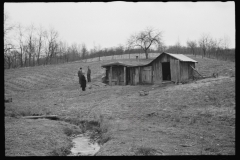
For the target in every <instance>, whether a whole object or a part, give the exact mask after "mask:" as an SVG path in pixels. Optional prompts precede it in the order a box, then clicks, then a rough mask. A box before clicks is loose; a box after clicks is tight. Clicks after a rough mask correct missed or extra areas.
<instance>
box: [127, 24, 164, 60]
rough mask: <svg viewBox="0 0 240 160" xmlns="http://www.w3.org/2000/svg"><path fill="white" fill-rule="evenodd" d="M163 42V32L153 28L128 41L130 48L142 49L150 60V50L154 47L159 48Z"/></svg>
mask: <svg viewBox="0 0 240 160" xmlns="http://www.w3.org/2000/svg"><path fill="white" fill-rule="evenodd" d="M161 42H162V32H160V31H156V30H154V29H153V28H147V29H145V30H144V31H141V32H139V33H137V34H133V35H131V36H130V38H129V39H128V42H127V43H128V46H129V48H134V47H140V48H141V49H142V50H143V51H144V53H145V55H146V59H148V50H149V48H150V47H151V46H152V45H156V46H159V45H160V43H161Z"/></svg>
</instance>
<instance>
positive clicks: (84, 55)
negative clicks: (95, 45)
mask: <svg viewBox="0 0 240 160" xmlns="http://www.w3.org/2000/svg"><path fill="white" fill-rule="evenodd" d="M81 54H82V58H85V57H86V55H87V47H86V45H85V44H84V43H83V44H82V50H81Z"/></svg>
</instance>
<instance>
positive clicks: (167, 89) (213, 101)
mask: <svg viewBox="0 0 240 160" xmlns="http://www.w3.org/2000/svg"><path fill="white" fill-rule="evenodd" d="M189 57H190V58H193V59H195V60H197V61H198V64H196V68H197V70H198V71H199V72H200V73H202V74H203V75H212V73H214V72H217V73H218V74H219V77H217V78H207V79H202V80H198V81H194V82H191V83H186V84H181V85H175V84H168V85H167V84H166V85H141V86H140V85H138V86H105V85H103V84H102V83H101V76H102V75H103V73H104V70H103V69H101V64H103V63H106V62H107V61H102V62H89V63H80V62H75V63H66V64H60V65H51V66H39V67H33V68H30V67H29V68H20V69H9V70H5V72H4V82H5V83H4V86H5V94H7V96H10V97H12V99H13V101H12V102H11V103H5V155H6V156H44V155H66V154H67V153H68V151H69V148H70V147H71V141H70V138H69V135H71V134H77V133H80V132H82V130H83V128H82V127H81V125H80V122H83V121H86V122H91V121H96V122H99V124H100V127H101V131H102V135H101V138H102V146H101V149H100V151H99V152H98V153H97V155H235V106H236V104H235V62H228V61H217V60H214V59H208V58H203V59H202V58H201V57H200V56H199V57H198V56H197V57H194V56H191V55H190V56H189ZM80 66H81V67H82V68H83V69H85V70H86V69H87V66H90V68H91V69H92V82H91V83H88V84H87V90H86V91H85V92H82V91H81V90H80V87H79V84H78V77H77V71H78V69H79V67H80ZM141 90H147V91H149V95H147V96H140V95H139V91H141ZM28 115H58V116H59V117H60V120H47V119H38V120H30V119H23V118H22V117H23V116H28ZM78 126H80V128H79V127H78ZM69 132H71V133H69ZM20 146H21V147H20Z"/></svg>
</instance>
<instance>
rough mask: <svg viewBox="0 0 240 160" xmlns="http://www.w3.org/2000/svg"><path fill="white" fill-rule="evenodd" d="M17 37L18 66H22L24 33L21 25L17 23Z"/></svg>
mask: <svg viewBox="0 0 240 160" xmlns="http://www.w3.org/2000/svg"><path fill="white" fill-rule="evenodd" d="M17 35H18V36H17V39H18V46H19V47H18V48H19V49H20V53H19V60H20V66H21V67H23V55H24V48H23V47H24V33H23V27H22V25H21V24H20V23H19V24H18V26H17Z"/></svg>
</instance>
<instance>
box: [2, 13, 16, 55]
mask: <svg viewBox="0 0 240 160" xmlns="http://www.w3.org/2000/svg"><path fill="white" fill-rule="evenodd" d="M3 23H4V30H3V34H4V35H3V36H4V53H6V54H7V53H9V52H8V51H9V50H10V49H13V47H14V46H13V44H12V43H11V41H10V39H9V36H8V35H9V32H10V31H12V30H13V29H14V27H15V25H13V24H11V23H10V17H9V14H8V12H6V11H5V12H4V21H3Z"/></svg>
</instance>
